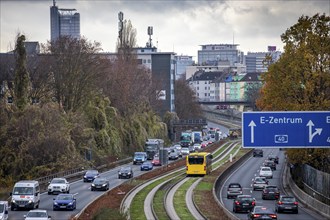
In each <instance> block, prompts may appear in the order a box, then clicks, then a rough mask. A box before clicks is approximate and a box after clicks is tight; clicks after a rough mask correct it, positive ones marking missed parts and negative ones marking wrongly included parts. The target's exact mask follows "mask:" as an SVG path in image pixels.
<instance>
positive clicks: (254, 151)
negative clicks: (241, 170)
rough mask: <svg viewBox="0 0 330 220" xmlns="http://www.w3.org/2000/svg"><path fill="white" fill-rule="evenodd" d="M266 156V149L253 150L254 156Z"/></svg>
mask: <svg viewBox="0 0 330 220" xmlns="http://www.w3.org/2000/svg"><path fill="white" fill-rule="evenodd" d="M263 156H264V151H263V150H262V149H258V148H256V149H254V150H253V157H263Z"/></svg>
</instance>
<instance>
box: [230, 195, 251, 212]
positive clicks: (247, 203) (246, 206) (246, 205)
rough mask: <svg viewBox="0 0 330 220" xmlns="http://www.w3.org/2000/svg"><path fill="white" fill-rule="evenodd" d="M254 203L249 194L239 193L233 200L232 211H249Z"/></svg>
mask: <svg viewBox="0 0 330 220" xmlns="http://www.w3.org/2000/svg"><path fill="white" fill-rule="evenodd" d="M255 205H256V201H255V199H254V198H252V197H251V195H239V196H237V197H236V199H235V200H234V202H233V212H250V211H251V210H252V209H253V207H254V206H255Z"/></svg>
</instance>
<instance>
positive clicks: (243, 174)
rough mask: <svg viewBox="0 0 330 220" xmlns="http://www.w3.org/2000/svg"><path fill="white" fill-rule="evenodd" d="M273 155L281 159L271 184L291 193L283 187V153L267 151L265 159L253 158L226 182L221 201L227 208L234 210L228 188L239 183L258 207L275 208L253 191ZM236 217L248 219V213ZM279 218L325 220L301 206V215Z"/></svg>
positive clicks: (274, 150) (282, 215)
mask: <svg viewBox="0 0 330 220" xmlns="http://www.w3.org/2000/svg"><path fill="white" fill-rule="evenodd" d="M270 154H273V155H277V156H278V157H279V164H278V165H277V169H276V170H275V171H273V179H269V184H271V185H277V186H278V187H279V189H280V192H281V194H285V193H289V194H290V192H285V191H284V189H283V186H282V176H283V170H284V166H285V163H284V161H285V156H284V152H283V151H279V150H278V149H265V150H264V156H263V157H251V158H249V159H248V160H247V161H246V162H245V163H244V164H243V165H241V166H240V167H239V168H238V169H237V170H235V172H233V173H232V174H231V175H230V176H229V177H228V179H227V180H226V181H225V184H224V187H223V188H222V189H221V192H220V193H221V201H220V202H222V203H223V204H224V205H225V207H226V208H227V209H228V210H229V211H231V212H232V210H233V199H227V186H228V185H229V183H231V182H238V183H240V184H241V186H242V188H243V194H248V195H252V197H254V198H255V199H256V205H261V206H266V207H269V208H272V209H274V208H275V201H274V200H263V199H262V198H261V191H253V189H252V181H253V179H254V178H255V177H256V176H259V171H260V167H261V166H263V162H265V159H266V158H267V156H268V155H270ZM235 215H236V216H237V217H238V218H239V219H247V213H239V214H236V213H235ZM278 218H279V219H281V220H313V219H315V220H320V219H324V218H323V217H322V216H320V215H318V214H317V213H313V212H311V211H310V210H308V209H306V208H304V207H302V204H300V205H299V214H291V213H285V214H283V213H280V214H278Z"/></svg>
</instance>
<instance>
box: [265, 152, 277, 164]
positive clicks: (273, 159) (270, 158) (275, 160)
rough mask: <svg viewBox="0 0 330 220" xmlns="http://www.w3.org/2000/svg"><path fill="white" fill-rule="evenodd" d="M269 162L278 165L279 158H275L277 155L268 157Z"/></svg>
mask: <svg viewBox="0 0 330 220" xmlns="http://www.w3.org/2000/svg"><path fill="white" fill-rule="evenodd" d="M268 160H272V161H274V162H275V163H276V164H278V161H279V158H278V156H275V155H273V154H271V155H269V156H268Z"/></svg>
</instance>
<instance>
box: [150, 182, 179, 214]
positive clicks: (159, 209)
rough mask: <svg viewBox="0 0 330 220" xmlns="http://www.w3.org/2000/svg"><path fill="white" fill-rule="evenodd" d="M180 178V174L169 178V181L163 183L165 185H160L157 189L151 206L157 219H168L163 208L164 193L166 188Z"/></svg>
mask: <svg viewBox="0 0 330 220" xmlns="http://www.w3.org/2000/svg"><path fill="white" fill-rule="evenodd" d="M180 179H182V176H178V177H176V178H174V179H172V180H170V181H169V182H167V183H165V185H164V186H162V187H161V188H160V189H159V190H157V192H156V194H155V197H154V200H153V206H154V211H155V214H156V216H157V218H158V220H169V219H170V218H169V217H168V215H167V213H166V210H165V204H164V197H165V195H166V192H167V190H168V188H169V187H171V186H172V185H173V184H175V183H177V182H178V181H179V180H180Z"/></svg>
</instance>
